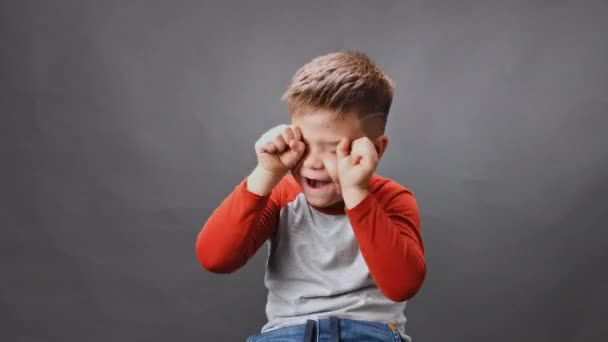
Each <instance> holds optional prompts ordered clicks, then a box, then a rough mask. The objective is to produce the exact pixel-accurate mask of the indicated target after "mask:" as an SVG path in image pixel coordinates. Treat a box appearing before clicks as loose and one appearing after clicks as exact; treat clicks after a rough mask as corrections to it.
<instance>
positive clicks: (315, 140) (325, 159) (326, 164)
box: [291, 109, 364, 207]
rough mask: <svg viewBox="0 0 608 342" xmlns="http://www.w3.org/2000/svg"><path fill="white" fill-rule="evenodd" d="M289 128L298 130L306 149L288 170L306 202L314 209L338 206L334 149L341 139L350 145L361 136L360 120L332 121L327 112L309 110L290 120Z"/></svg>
mask: <svg viewBox="0 0 608 342" xmlns="http://www.w3.org/2000/svg"><path fill="white" fill-rule="evenodd" d="M292 124H293V125H296V126H299V127H300V129H301V131H302V140H303V142H304V144H305V145H306V151H305V152H304V155H302V158H301V159H300V160H299V161H298V163H297V164H296V165H295V166H294V167H293V168H292V170H291V173H292V175H293V176H294V178H295V179H296V181H297V182H298V183H299V184H300V186H302V189H303V190H304V195H305V196H306V200H307V201H308V202H309V203H310V204H312V205H314V206H317V207H328V206H330V205H332V204H336V203H339V202H341V201H342V195H341V191H340V181H339V178H338V170H337V159H336V147H337V145H338V143H339V142H340V140H341V139H342V138H343V137H347V138H349V139H350V141H353V140H355V139H357V138H360V137H363V136H364V133H363V131H362V130H361V127H360V122H359V119H358V118H357V117H356V116H355V115H345V116H344V117H343V118H341V119H335V118H334V114H333V113H332V112H330V111H327V110H323V109H312V110H309V111H307V112H303V113H300V114H298V115H297V116H292Z"/></svg>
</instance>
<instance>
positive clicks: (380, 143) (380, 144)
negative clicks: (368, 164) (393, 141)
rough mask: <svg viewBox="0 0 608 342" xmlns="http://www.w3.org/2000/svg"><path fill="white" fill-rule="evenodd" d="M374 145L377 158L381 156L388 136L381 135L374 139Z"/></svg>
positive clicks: (385, 147) (386, 144)
mask: <svg viewBox="0 0 608 342" xmlns="http://www.w3.org/2000/svg"><path fill="white" fill-rule="evenodd" d="M374 146H376V152H378V159H380V158H382V155H383V154H384V152H386V149H387V148H388V137H387V136H386V135H381V136H379V137H377V138H376V139H375V140H374Z"/></svg>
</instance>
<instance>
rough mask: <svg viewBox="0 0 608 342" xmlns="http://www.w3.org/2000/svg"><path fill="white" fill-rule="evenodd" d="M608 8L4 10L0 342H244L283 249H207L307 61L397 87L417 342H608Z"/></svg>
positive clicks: (260, 4)
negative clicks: (230, 257)
mask: <svg viewBox="0 0 608 342" xmlns="http://www.w3.org/2000/svg"><path fill="white" fill-rule="evenodd" d="M607 18H608V3H607V2H605V1H577V2H575V1H469V0H467V1H453V2H449V1H383V2H380V1H378V2H376V1H373V2H372V1H331V2H330V1H315V2H295V1H276V2H272V1H255V2H254V1H251V2H245V1H239V2H235V1H221V2H220V1H216V2H214V3H211V2H205V1H116V0H112V1H68V0H55V1H1V2H0V44H1V47H2V49H1V53H0V56H1V59H0V113H1V115H2V135H1V136H2V144H0V146H1V147H0V148H1V151H2V154H1V155H2V168H1V171H0V172H1V177H0V179H1V182H2V187H1V189H2V191H1V192H0V193H1V194H2V202H1V203H0V215H1V224H2V229H1V230H0V234H1V235H0V274H1V281H0V339H1V340H2V341H13V342H16V341H24V342H25V341H28V342H30V341H31V342H34V341H90V342H94V341H244V340H245V338H246V336H248V335H250V334H253V333H255V332H257V331H258V330H259V329H260V328H261V326H262V325H263V324H264V323H265V320H266V318H265V314H264V304H265V299H266V291H265V288H264V285H263V275H264V266H265V261H266V256H267V254H266V248H262V249H260V251H259V252H258V253H257V254H256V256H255V257H254V258H253V259H252V260H251V261H250V262H249V263H248V264H247V265H246V266H245V267H244V268H242V269H241V270H239V271H238V272H237V273H234V274H231V275H214V274H211V273H209V272H207V271H204V270H203V269H202V268H201V267H200V265H199V264H198V263H197V260H196V257H195V254H194V243H195V239H196V236H197V234H198V232H199V230H200V228H201V226H202V225H203V223H204V222H205V220H206V219H207V217H208V216H209V215H210V213H211V211H212V210H213V209H214V208H215V207H216V206H217V205H218V204H219V202H220V201H221V200H222V199H223V198H224V197H225V196H226V195H227V194H228V193H229V192H230V191H231V190H232V189H233V188H234V186H235V185H236V184H237V183H238V182H239V181H240V180H242V178H243V177H245V176H246V175H247V174H248V173H249V172H250V171H251V169H252V168H253V167H254V165H255V155H254V150H253V144H254V143H255V140H256V139H257V138H258V137H259V136H260V135H261V134H262V133H263V132H264V131H266V130H267V129H268V128H270V127H272V126H274V125H277V124H280V123H288V120H289V115H288V113H287V111H286V106H285V105H284V104H283V103H281V102H280V96H281V94H282V92H283V91H284V90H285V89H286V87H287V86H288V84H289V81H290V78H291V76H292V75H293V73H294V72H295V71H296V70H297V68H299V67H300V66H301V65H303V64H304V63H306V62H308V61H309V60H310V59H311V58H313V57H315V56H318V55H321V54H325V53H328V52H333V51H339V50H341V49H346V48H348V49H359V50H362V51H364V52H366V53H368V54H369V55H370V56H371V57H372V58H373V59H374V60H375V61H376V62H378V63H379V64H380V65H381V66H382V67H383V68H384V69H385V71H386V72H387V73H388V74H389V75H390V76H391V77H392V78H393V79H394V80H395V82H396V87H397V88H396V94H395V100H394V103H393V108H392V111H391V113H390V116H389V123H388V131H387V135H388V136H389V147H388V151H387V153H386V155H385V156H384V158H383V159H382V161H381V164H380V166H379V169H378V173H379V174H381V175H384V176H386V177H390V178H393V179H395V180H396V181H398V182H400V183H401V184H403V185H405V186H407V187H408V188H410V189H412V190H413V192H414V193H415V195H416V198H417V200H418V203H419V206H420V210H421V215H422V231H423V237H424V242H425V247H426V258H427V265H428V275H427V279H426V282H425V283H424V285H423V288H422V290H421V291H420V293H419V295H418V296H417V297H415V298H414V299H413V300H412V301H410V302H409V304H408V307H407V309H406V316H407V318H408V320H409V321H408V323H407V327H406V328H407V332H408V334H410V335H411V336H412V337H413V338H414V341H420V342H422V341H495V342H501V341H505V342H506V341H534V342H539V341H576V342H583V341H585V342H589V341H606V340H608V327H607V324H606V322H605V319H606V317H607V315H608V294H607V292H606V288H607V285H608V284H607V281H606V279H607V276H606V269H607V266H606V261H607V260H608V243H607V238H608V233H607V232H606V231H605V230H606V228H608V227H607V223H606V222H607V221H606V220H607V218H608V209H607V204H608V138H607V137H606V128H607V125H608V117H607V112H608V67H607V66H606V61H608V38H607V32H608V20H607Z"/></svg>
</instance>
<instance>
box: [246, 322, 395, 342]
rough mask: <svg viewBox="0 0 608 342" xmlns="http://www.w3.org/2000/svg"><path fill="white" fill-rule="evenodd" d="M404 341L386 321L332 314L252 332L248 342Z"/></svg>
mask: <svg viewBox="0 0 608 342" xmlns="http://www.w3.org/2000/svg"><path fill="white" fill-rule="evenodd" d="M363 341H364V342H402V341H403V340H402V339H401V336H400V335H399V331H397V329H396V328H394V326H391V325H389V324H387V323H380V322H371V321H362V320H352V319H345V318H337V317H335V316H331V317H328V318H323V319H319V320H318V321H313V320H308V322H307V323H306V324H297V325H292V326H288V327H284V328H278V329H274V330H270V331H267V332H265V333H259V334H255V335H251V336H249V337H248V338H247V341H246V342H363Z"/></svg>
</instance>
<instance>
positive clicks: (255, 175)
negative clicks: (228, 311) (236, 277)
mask: <svg viewBox="0 0 608 342" xmlns="http://www.w3.org/2000/svg"><path fill="white" fill-rule="evenodd" d="M279 181H280V179H277V178H276V177H274V178H273V179H269V177H267V176H266V175H264V172H263V171H261V170H259V168H256V169H255V170H254V171H253V172H252V173H251V175H249V176H248V177H247V178H246V179H245V180H243V181H242V182H241V183H240V184H239V185H238V186H236V187H235V188H234V190H233V191H232V193H231V194H230V195H229V196H228V197H226V198H225V199H224V201H223V202H222V203H221V204H220V206H219V207H218V208H216V209H215V210H214V211H213V213H212V214H211V216H210V217H209V219H208V220H207V222H206V223H205V225H204V226H203V228H202V229H201V231H200V233H199V235H198V238H197V240H196V256H197V258H198V260H199V262H200V264H201V265H202V266H203V267H204V268H205V269H207V270H209V271H211V272H214V273H231V272H234V271H236V270H238V269H239V268H241V267H242V266H243V265H245V263H247V260H249V259H250V258H251V257H252V256H253V255H254V254H255V252H256V251H257V250H258V249H259V248H260V247H261V246H262V244H264V242H265V241H266V240H267V239H268V238H269V237H270V235H271V234H272V233H273V232H274V231H275V229H276V226H277V222H278V215H279V211H280V205H279V203H280V193H279V191H280V189H279V187H277V186H276V185H277V184H278V182H279Z"/></svg>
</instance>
